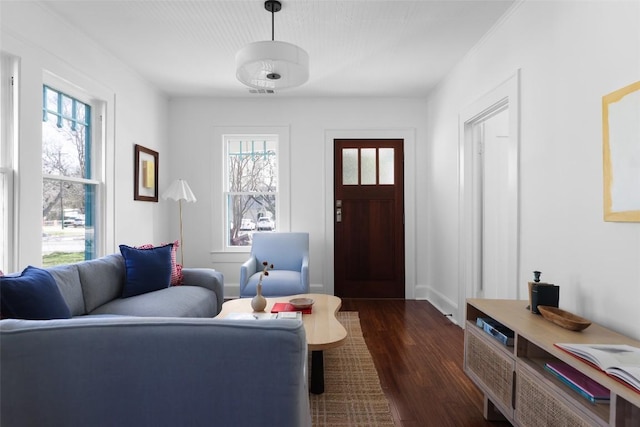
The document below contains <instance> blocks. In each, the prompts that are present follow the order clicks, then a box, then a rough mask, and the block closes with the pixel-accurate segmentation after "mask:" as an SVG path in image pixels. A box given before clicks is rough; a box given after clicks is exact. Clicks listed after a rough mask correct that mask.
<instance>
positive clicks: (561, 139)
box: [418, 1, 640, 339]
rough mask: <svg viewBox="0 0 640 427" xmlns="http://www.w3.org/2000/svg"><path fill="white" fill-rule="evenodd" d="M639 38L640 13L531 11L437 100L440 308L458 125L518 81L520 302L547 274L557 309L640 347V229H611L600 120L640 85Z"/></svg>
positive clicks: (583, 7)
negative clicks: (469, 109)
mask: <svg viewBox="0 0 640 427" xmlns="http://www.w3.org/2000/svg"><path fill="white" fill-rule="evenodd" d="M639 29H640V3H638V2H631V1H627V2H619V1H616V2H609V1H593V2H560V1H558V2H546V1H525V2H523V3H522V4H520V5H519V6H518V7H516V8H514V9H513V11H512V13H511V14H510V15H509V16H508V17H506V18H505V19H504V20H503V22H502V23H501V24H499V25H498V26H496V27H495V28H494V30H493V31H492V32H491V33H490V34H489V35H488V36H487V37H485V39H484V40H483V41H482V42H481V43H480V44H479V45H478V46H477V48H476V49H474V50H473V51H472V52H471V53H469V54H468V55H467V57H466V58H465V59H464V60H463V61H462V62H461V63H459V64H458V66H457V67H456V68H455V69H454V70H453V71H452V72H451V73H450V74H449V75H448V77H447V78H446V79H445V80H444V81H443V82H442V83H441V84H440V85H439V86H438V88H437V89H436V90H434V91H433V93H432V94H431V96H430V97H429V99H428V114H427V116H426V121H427V123H428V124H429V127H428V136H427V140H428V144H429V153H428V155H427V156H426V158H425V161H427V162H429V167H428V168H427V169H428V170H429V175H428V177H426V181H425V183H426V185H427V188H428V192H429V194H430V197H431V201H430V205H429V206H430V207H431V209H430V210H429V216H428V218H429V226H428V231H427V235H428V236H429V239H427V240H426V241H425V242H422V244H424V245H426V252H427V253H428V254H429V262H428V263H427V265H426V266H424V268H422V269H419V271H418V276H419V277H426V278H427V281H428V285H429V286H430V288H432V289H433V290H434V293H435V294H437V295H440V296H442V301H445V302H446V303H448V302H453V303H452V304H453V305H455V302H456V301H457V300H458V280H459V279H458V268H457V262H458V258H457V256H458V246H457V242H458V176H457V174H458V169H457V166H458V114H459V112H460V111H461V110H463V109H464V108H465V107H466V106H468V105H469V104H471V103H472V102H473V101H474V100H476V99H478V98H480V97H481V96H482V95H483V94H485V93H487V92H488V91H490V90H491V89H493V88H494V87H496V86H498V85H499V84H500V83H501V82H502V81H504V80H506V79H507V78H508V77H509V76H511V75H512V74H514V72H515V71H516V70H517V69H521V92H520V100H521V103H520V111H521V124H520V132H521V145H520V171H521V175H520V198H521V201H520V245H521V252H520V259H519V267H520V273H519V277H520V279H519V283H518V285H519V286H520V289H519V290H520V295H521V297H522V298H526V295H527V294H526V283H527V281H529V280H531V279H532V271H533V270H540V271H542V272H543V276H542V278H543V280H545V281H547V282H551V283H555V284H557V285H560V287H561V288H560V289H561V290H560V307H562V308H564V309H566V310H569V311H572V312H574V313H577V314H580V315H582V316H584V317H587V318H589V319H592V320H593V321H597V322H600V323H603V324H605V325H608V326H609V327H611V328H612V329H615V330H618V331H620V332H623V333H626V334H628V335H631V336H633V337H635V338H636V339H640V327H639V326H638V325H640V311H639V310H638V304H639V303H640V224H638V223H611V222H604V221H603V178H602V115H601V114H602V108H601V102H602V96H603V95H605V94H608V93H610V92H613V91H614V90H617V89H619V88H621V87H623V86H626V85H628V84H630V83H632V82H635V81H637V80H639V79H640V30H639ZM639 191H640V189H639ZM446 303H442V304H441V309H443V310H455V309H456V308H457V307H455V306H453V307H450V306H446Z"/></svg>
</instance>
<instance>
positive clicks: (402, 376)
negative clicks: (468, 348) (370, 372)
mask: <svg viewBox="0 0 640 427" xmlns="http://www.w3.org/2000/svg"><path fill="white" fill-rule="evenodd" d="M341 310H343V311H357V312H359V314H360V323H361V325H362V332H363V334H364V338H365V341H366V343H367V346H368V347H369V351H370V352H371V355H372V357H373V360H374V363H375V365H376V368H377V370H378V375H379V377H380V382H381V385H382V389H383V390H384V392H385V394H386V395H387V397H388V399H389V401H390V403H391V410H392V412H393V416H394V419H395V422H396V426H399V427H400V426H402V427H418V426H419V427H426V426H437V427H444V426H452V427H457V426H478V427H480V426H501V427H504V426H509V424H508V423H492V422H488V421H485V420H484V418H483V417H482V405H483V401H482V394H481V393H480V391H479V390H478V389H477V388H476V386H475V385H474V384H473V383H472V382H471V380H470V379H469V378H468V377H467V376H466V375H465V373H464V371H463V368H462V359H463V354H464V331H463V330H462V329H461V328H460V327H458V326H457V325H454V324H453V323H451V322H450V321H449V320H448V319H447V318H446V317H445V316H443V315H442V313H440V312H439V311H438V310H437V309H435V308H434V307H433V306H432V305H431V304H430V303H429V302H427V301H405V300H365V299H343V300H342V308H341Z"/></svg>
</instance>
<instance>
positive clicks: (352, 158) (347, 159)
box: [342, 148, 358, 185]
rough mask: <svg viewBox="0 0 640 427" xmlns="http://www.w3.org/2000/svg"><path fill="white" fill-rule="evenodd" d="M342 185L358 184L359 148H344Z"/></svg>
mask: <svg viewBox="0 0 640 427" xmlns="http://www.w3.org/2000/svg"><path fill="white" fill-rule="evenodd" d="M342 185H358V149H357V148H345V149H344V150H342Z"/></svg>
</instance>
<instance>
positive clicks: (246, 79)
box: [236, 40, 309, 90]
mask: <svg viewBox="0 0 640 427" xmlns="http://www.w3.org/2000/svg"><path fill="white" fill-rule="evenodd" d="M236 77H237V78H238V80H240V81H241V82H242V83H244V84H245V85H247V86H249V87H253V88H256V89H274V90H276V89H287V88H291V87H295V86H300V85H301V84H304V83H305V82H306V81H307V80H309V55H308V54H307V52H306V51H305V50H304V49H301V48H299V47H298V46H296V45H294V44H291V43H286V42H281V41H274V40H268V41H260V42H255V43H249V44H248V45H246V46H245V47H243V48H242V49H240V50H239V51H238V53H236Z"/></svg>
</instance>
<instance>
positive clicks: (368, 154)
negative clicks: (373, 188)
mask: <svg viewBox="0 0 640 427" xmlns="http://www.w3.org/2000/svg"><path fill="white" fill-rule="evenodd" d="M360 158H361V161H362V170H361V171H360V173H361V174H362V176H361V178H360V179H361V184H362V185H376V169H377V168H376V149H375V148H363V149H362V150H361V151H360Z"/></svg>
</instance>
